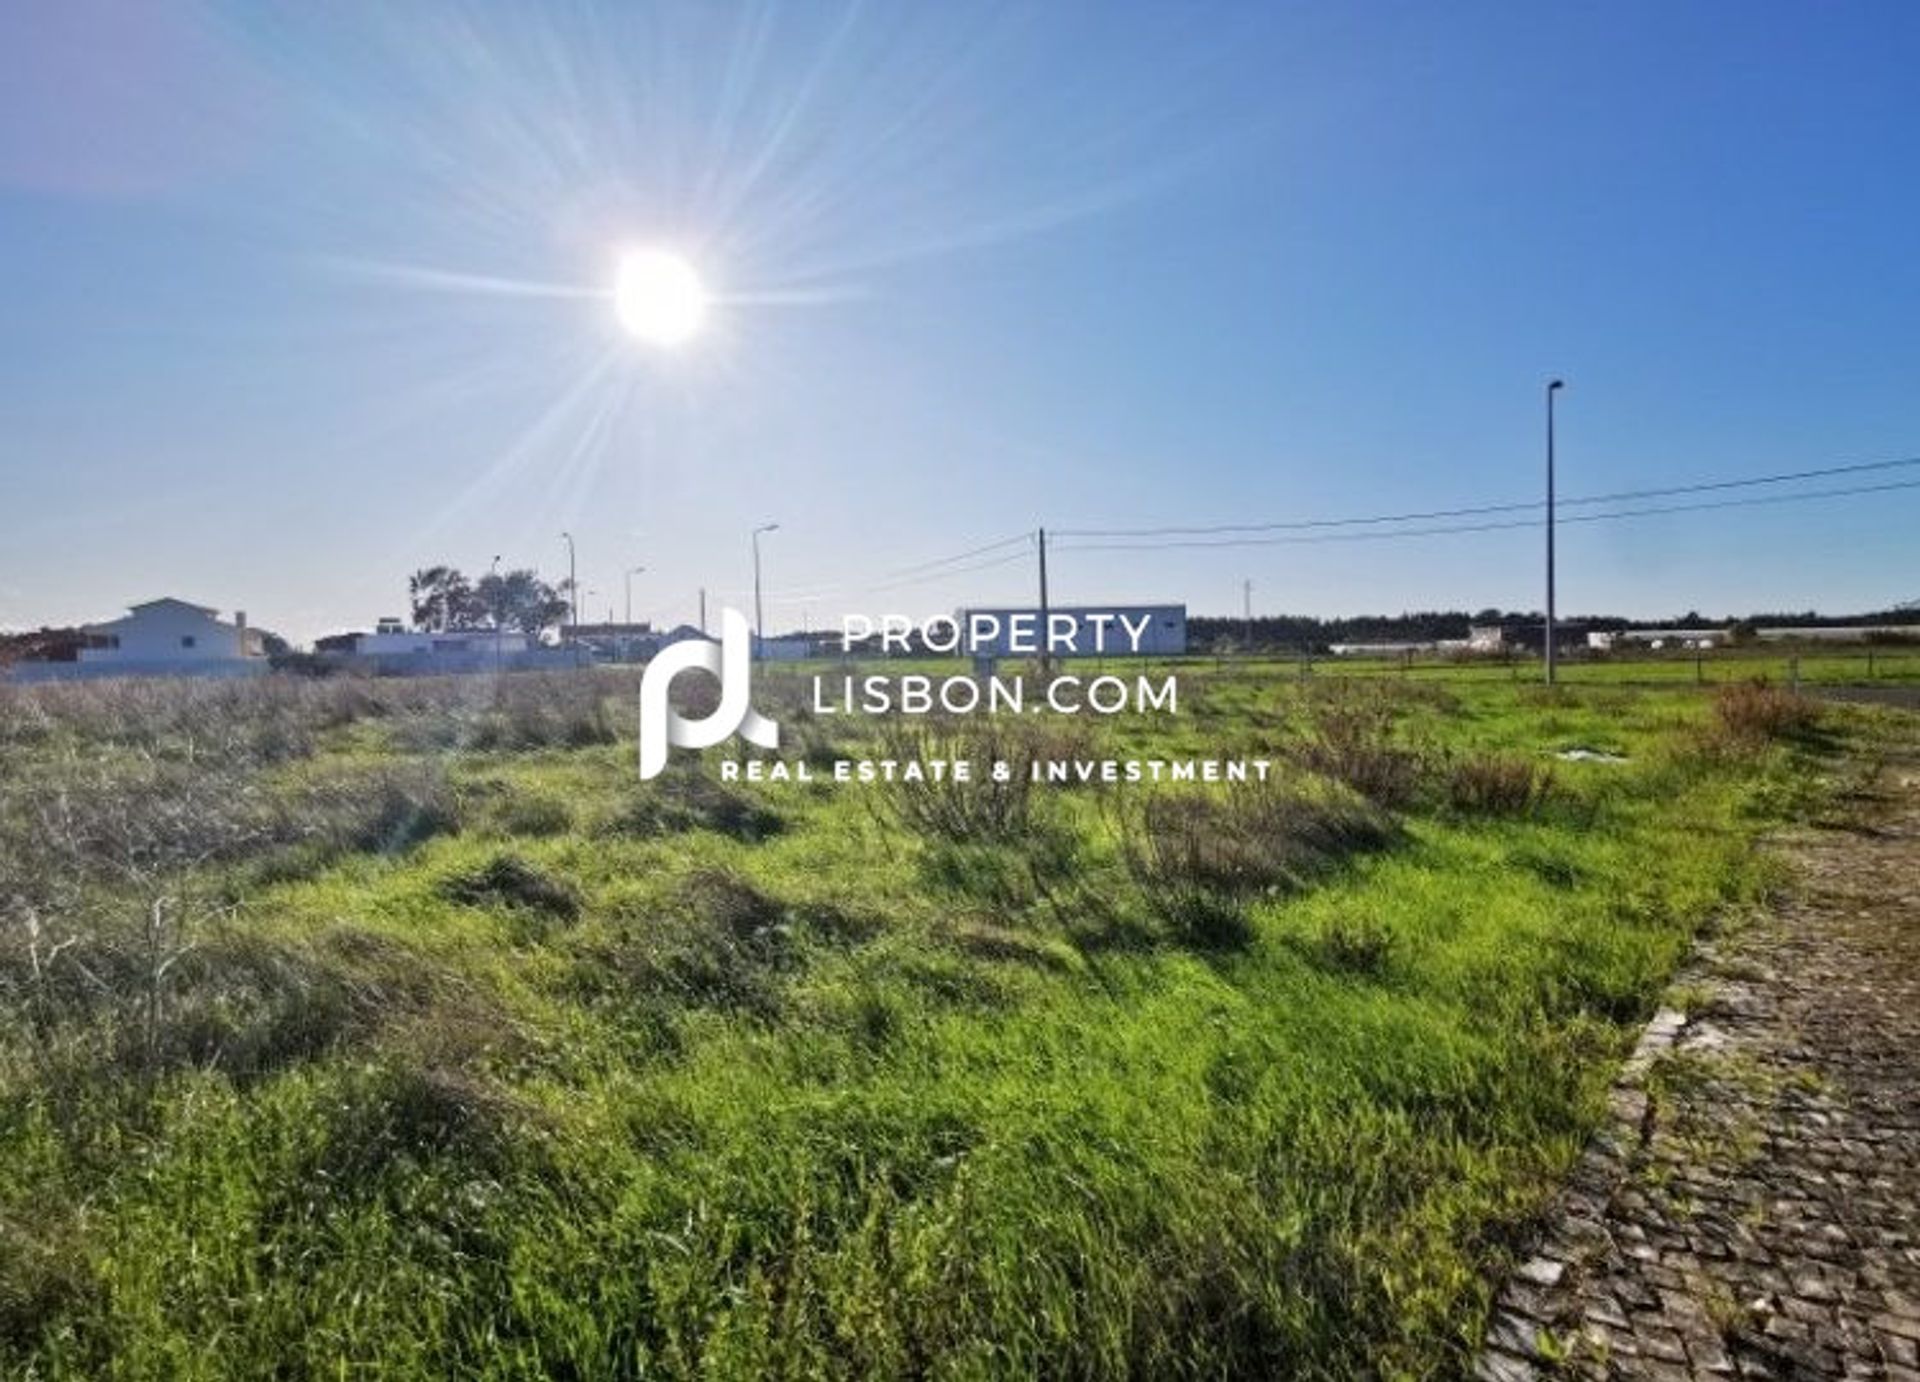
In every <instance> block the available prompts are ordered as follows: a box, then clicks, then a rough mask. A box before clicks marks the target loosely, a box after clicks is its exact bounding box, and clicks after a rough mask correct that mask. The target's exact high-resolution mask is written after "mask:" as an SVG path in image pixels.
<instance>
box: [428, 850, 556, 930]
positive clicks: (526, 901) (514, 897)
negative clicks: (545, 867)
mask: <svg viewBox="0 0 1920 1382" xmlns="http://www.w3.org/2000/svg"><path fill="white" fill-rule="evenodd" d="M440 894H441V896H443V897H445V898H446V899H447V900H448V901H450V902H458V903H461V904H463V905H465V906H468V907H515V908H526V909H527V910H529V911H533V912H538V913H541V914H543V915H545V916H549V917H555V918H558V919H560V920H563V921H572V920H573V919H574V918H575V917H577V916H579V915H580V895H579V894H578V893H577V892H575V891H574V889H573V887H572V886H571V885H569V884H567V883H565V882H562V881H561V880H559V879H556V878H553V877H550V876H549V875H547V874H544V873H542V872H541V871H540V870H539V869H537V868H535V867H534V866H533V865H531V864H529V863H528V862H527V861H526V860H524V859H522V858H520V857H519V856H518V855H514V854H498V855H495V856H494V857H493V858H492V859H490V860H488V861H487V863H486V864H484V865H482V866H481V867H480V868H478V869H475V870H473V871H472V872H470V873H461V874H455V875H454V876H453V877H451V878H448V879H446V880H444V881H443V882H442V883H441V885H440Z"/></svg>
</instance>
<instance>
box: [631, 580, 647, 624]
mask: <svg viewBox="0 0 1920 1382" xmlns="http://www.w3.org/2000/svg"><path fill="white" fill-rule="evenodd" d="M646 569H647V568H646V567H644V566H635V567H632V568H630V569H629V570H628V571H627V627H628V628H629V629H631V628H632V627H633V578H634V577H635V576H638V575H639V574H640V573H641V572H643V571H645V570H646Z"/></svg>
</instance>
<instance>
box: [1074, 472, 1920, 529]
mask: <svg viewBox="0 0 1920 1382" xmlns="http://www.w3.org/2000/svg"><path fill="white" fill-rule="evenodd" d="M1911 466H1920V456H1912V457H1906V458H1903V459H1900V460H1893V461H1864V462H1860V463H1857V464H1853V465H1835V466H1819V467H1816V468H1814V469H1810V470H1790V471H1782V472H1780V473H1778V474H1774V475H1753V476H1746V477H1743V478H1739V479H1732V480H1704V481H1700V482H1698V483H1694V484H1687V485H1669V486H1665V487H1663V488H1659V489H1636V490H1618V491H1615V492H1614V493H1612V494H1592V495H1586V496H1584V497H1581V498H1574V499H1561V500H1558V501H1557V502H1558V503H1559V504H1561V505H1563V506H1565V505H1579V504H1612V503H1618V502H1620V501H1622V500H1628V499H1660V498H1670V497H1673V496H1676V495H1682V494H1706V493H1709V492H1713V491H1719V490H1729V489H1743V488H1747V487H1750V486H1754V485H1779V484H1787V483H1789V482H1792V481H1796V480H1815V479H1820V478H1823V477H1826V476H1833V475H1858V474H1862V473H1865V472H1869V471H1880V470H1897V469H1902V468H1906V467H1911ZM1545 507H1546V503H1545V501H1543V500H1538V499H1533V500H1526V501H1524V502H1515V503H1509V504H1477V505H1473V506H1470V507H1466V508H1454V509H1427V510H1424V511H1421V512H1417V513H1396V514H1373V515H1368V516H1365V517H1357V518H1308V519H1295V520H1292V521H1289V522H1279V523H1215V524H1199V525H1191V526H1169V527H1159V528H1060V529H1057V530H1056V532H1057V533H1058V535H1059V536H1061V537H1125V538H1131V537H1143V538H1144V537H1174V536H1194V537H1204V536H1207V535H1210V534H1225V533H1269V532H1298V531H1305V530H1309V529H1316V528H1355V527H1371V526H1374V525H1377V524H1384V523H1418V522H1426V521H1430V520H1433V519H1437V518H1477V517H1483V516H1486V515H1490V514H1500V513H1527V512H1532V511H1535V510H1539V509H1544V508H1545ZM1512 526H1525V525H1520V524H1516V525H1512ZM1463 531H1466V530H1463ZM1083 550H1084V549H1083Z"/></svg>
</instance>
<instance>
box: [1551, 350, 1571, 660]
mask: <svg viewBox="0 0 1920 1382" xmlns="http://www.w3.org/2000/svg"><path fill="white" fill-rule="evenodd" d="M1566 387H1567V381H1566V380H1564V379H1550V380H1548V381H1547V685H1548V686H1552V685H1553V671H1554V668H1553V642H1554V638H1553V635H1554V628H1553V396H1554V395H1555V394H1557V393H1559V392H1560V390H1562V389H1564V388H1566Z"/></svg>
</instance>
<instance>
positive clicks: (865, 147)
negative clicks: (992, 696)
mask: <svg viewBox="0 0 1920 1382" xmlns="http://www.w3.org/2000/svg"><path fill="white" fill-rule="evenodd" d="M1915 70H1920V7H1915V6H1913V5H1911V4H1906V3H1877V4H1876V3H1862V4H1854V5H1847V6H1815V5H1805V4H1786V3H1745V2H1743V3H1732V0H1727V2H1726V3H1691V4H1674V3H1670V2H1663V3H1644V4H1640V3H1607V4H1579V5H1561V4H1533V3H1527V4H1522V3H1509V4H1474V3H1459V4H1447V5H1432V4H1426V3H1407V4H1351V5H1350V4H1331V3H1329V4H1322V5H1313V6H1307V5H1287V6H1280V5H1251V4H1248V5H1220V6H1205V5H1197V4H1169V5H1146V4H1130V5H1125V6H1116V5H1111V4H1104V5H1102V4H1088V5H1084V6H1074V5H1067V4H1046V5H1026V6H1020V7H998V6H991V5H986V4H965V5H959V4H956V5H941V6H932V5H905V6H903V5H883V4H879V3H867V4H865V5H856V6H851V7H847V6H841V5H837V4H827V3H802V4H792V3H785V4H779V5H773V4H763V5H735V6H725V5H716V4H707V3H686V4H665V5H643V4H619V5H615V4H607V5H604V6H592V5H585V4H580V5H535V4H532V3H528V4H524V5H509V4H504V3H502V4H484V5H483V4H470V5H451V4H449V5H432V4H419V5H407V6H386V5H375V4H366V5H358V6H356V5H339V6H325V7H322V6H296V5H285V6H281V7H271V6H269V7H261V6H252V5H248V6H240V5H234V6H230V7H211V8H200V7H196V6H194V5H191V4H177V5H169V6H164V7H162V6H149V5H138V4H110V3H104V2H103V0H82V2H79V3H72V4H65V3H54V0H37V2H36V3H26V4H20V5H14V6H9V7H7V9H6V10H5V11H4V16H3V17H0V299H3V300H4V302H5V304H6V308H5V311H4V312H0V514H4V516H5V517H4V531H5V533H6V538H7V541H6V545H5V553H4V557H3V558H0V626H5V625H13V626H21V625H34V624H39V623H42V622H61V621H67V620H75V619H100V618H106V617H110V616H112V615H113V613H114V612H115V611H116V609H118V608H119V607H120V606H122V605H124V604H126V603H127V602H129V601H132V600H138V599H144V598H149V597H152V596H156V595H160V594H177V595H181V596H184V597H186V598H190V599H195V600H199V601H203V602H206V603H209V604H216V605H219V606H222V607H224V608H229V609H231V608H233V607H236V606H239V607H244V608H246V609H247V610H248V612H249V614H250V616H251V617H252V619H253V620H254V622H256V623H258V624H261V625H264V626H266V627H270V628H277V629H280V630H282V631H284V632H286V633H288V634H290V635H292V636H294V637H297V638H301V639H306V638H311V637H312V636H314V635H315V634H319V633H324V632H328V631H332V630H335V629H340V628H348V627H366V626H368V625H370V624H371V622H372V620H373V619H374V618H375V617H376V616H378V615H380V614H385V613H400V612H402V611H403V608H404V580H405V575H406V573H407V572H408V571H409V570H410V569H412V568H414V567H416V566H419V565H424V564H427V563H429V562H433V561H449V562H452V563H454V564H457V565H460V566H463V567H465V568H467V569H468V570H470V571H484V570H485V569H486V567H487V566H488V564H489V563H490V561H491V559H492V557H493V556H494V555H495V554H499V555H501V556H502V557H503V560H504V563H505V564H507V565H534V566H537V567H539V568H540V569H541V570H542V572H543V573H544V574H547V575H549V576H557V575H562V574H564V571H565V552H564V547H563V545H562V544H561V542H560V540H559V537H558V534H559V532H560V531H561V530H562V529H570V530H572V531H573V532H574V534H575V535H576V536H577V538H578V540H579V551H580V555H581V583H582V585H583V586H586V587H590V588H592V589H593V590H595V591H596V592H598V593H597V594H596V595H594V596H593V597H592V599H591V601H590V608H591V609H592V610H593V611H594V612H596V613H604V612H605V609H606V608H607V607H613V608H615V610H616V612H618V609H619V607H621V606H622V605H623V604H624V585H623V577H622V573H623V571H624V570H625V569H626V568H627V567H630V566H635V565H641V564H644V565H645V566H647V568H648V571H647V573H646V574H645V575H643V576H641V577H639V578H638V579H637V580H636V581H635V583H634V590H635V606H636V609H635V613H636V615H637V616H641V617H651V618H655V619H664V620H681V619H687V618H690V617H691V616H692V614H693V612H694V605H695V598H696V591H697V590H698V589H699V588H700V587H701V586H703V585H704V586H706V587H707V588H708V589H709V591H710V592H711V596H712V598H713V599H714V600H715V601H716V602H719V601H722V600H724V601H729V602H734V603H738V604H742V605H744V604H745V603H746V600H747V594H746V592H747V584H748V580H749V574H750V567H749V563H748V544H747V532H748V530H749V529H750V528H751V527H752V526H753V525H754V524H756V523H760V522H765V521H770V520H777V521H779V522H780V523H781V525H782V527H781V530H780V531H779V532H777V533H774V534H772V535H770V536H769V537H768V538H767V539H766V540H765V541H766V548H765V551H766V556H767V577H768V592H769V597H770V606H771V608H770V611H769V622H770V623H778V624H782V625H787V624H792V623H795V622H797V621H798V620H799V619H800V618H801V617H802V616H803V615H805V616H806V617H808V618H809V619H810V620H811V621H812V622H814V623H816V624H819V623H823V622H826V621H829V620H831V619H833V618H835V617H837V615H838V614H839V613H840V612H841V611H842V610H843V609H860V610H882V609H900V610H903V611H905V612H911V613H928V612H933V611H938V610H942V609H947V608H950V607H952V606H954V605H956V604H961V603H981V604H991V603H1000V602H1005V601H1010V600H1020V599H1024V598H1028V597H1029V595H1030V590H1031V586H1032V582H1033V573H1032V564H1031V562H1030V561H1027V560H1025V559H1024V558H1022V557H1021V555H1020V554H1021V549H1020V548H1019V547H1018V546H1014V547H1009V548H1001V549H997V550H996V551H995V552H994V553H991V554H989V555H990V556H993V557H998V556H1007V557H1012V558H1015V559H1014V560H1010V561H1006V562H1004V563H1002V564H1000V565H997V566H992V567H989V568H987V569H982V570H976V571H970V572H963V573H961V574H958V575H949V576H942V577H939V578H937V579H931V580H917V581H911V582H903V581H902V580H901V578H900V577H899V576H898V575H897V574H895V573H898V572H899V571H900V570H901V568H907V567H912V566H914V565H915V564H917V563H920V562H924V561H926V560H928V559H931V558H939V557H943V556H946V555H949V554H951V553H955V552H959V551H963V550H965V549H968V548H971V547H974V546H977V545H980V544H984V543H991V542H995V541H998V540H1000V539H1002V538H1006V537H1009V536H1011V535H1015V534H1018V533H1020V532H1022V531H1024V530H1028V529H1031V528H1033V527H1034V526H1035V525H1037V524H1041V523H1045V524H1047V525H1049V526H1050V527H1052V528H1059V529H1072V528H1095V527H1102V528H1104V527H1140V526H1155V525H1162V524H1207V523H1233V522H1260V521H1284V520H1291V519H1309V518H1321V517H1341V516H1346V515H1355V514H1375V513H1385V512H1400V511H1408V510H1421V509H1430V508H1444V507H1452V506H1456V505H1464V504H1476V503H1498V502H1502V501H1515V500H1528V499H1532V498H1536V497H1537V496H1538V492H1539V487H1540V466H1541V440H1540V433H1541V403H1540V389H1541V385H1542V383H1543V381H1544V380H1545V379H1546V378H1547V377H1548V376H1549V375H1552V374H1561V375H1564V376H1565V377H1566V378H1567V380H1568V381H1569V386H1568V389H1567V391H1566V393H1565V394H1564V395H1563V396H1562V406H1561V443H1562V444H1561V489H1562V493H1563V494H1564V495H1575V496H1577V495H1585V494H1594V493H1601V492H1608V491H1613V490H1619V489H1630V488H1640V487H1647V486H1660V485H1667V484H1682V483H1686V482H1689V481H1693V480H1708V479H1718V478H1722V477H1727V476H1738V475H1747V474H1764V473H1769V472H1775V471H1781V470H1794V469H1801V468H1805V467H1813V466H1822V465H1830V464H1843V463H1849V462H1858V461H1877V460H1885V459H1893V458H1901V457H1908V456H1913V455H1916V454H1920V329H1916V321H1917V318H1916V310H1915V309H1916V304H1917V303H1920V255H1917V254H1916V253H1915V252H1914V245H1915V243H1916V226H1920V177H1916V172H1917V171H1920V170H1917V169H1916V166H1915V156H1916V150H1920V83H1915V82H1914V81H1913V79H1912V74H1913V72H1914V71H1915ZM629 243H663V244H670V245H673V246H675V247H677V248H679V249H680V250H682V251H683V252H684V253H686V254H687V255H688V256H689V257H690V258H691V259H693V260H694V261H695V262H696V263H697V264H698V265H699V266H700V268H701V270H702V271H703V273H705V274H706V276H707V277H708V278H709V280H710V281H711V282H712V284H713V286H714V289H715V292H716V293H717V294H718V296H719V299H720V301H719V302H718V303H717V305H716V309H715V314H714V318H713V322H712V329H711V330H710V331H709V332H707V333H705V334H704V335H703V336H702V337H701V338H699V339H698V340H697V341H696V342H694V343H693V344H692V345H691V346H690V347H689V348H686V349H683V350H681V351H679V352H675V353H672V354H662V353H661V352H658V351H652V350H648V349H646V348H644V347H642V346H639V345H638V344H636V343H634V342H631V341H627V340H624V339H623V338H621V337H620V335H619V334H618V332H617V330H616V328H615V325H614V318H613V313H612V310H611V306H610V302H609V300H608V292H609V289H610V286H611V275H612V264H613V255H614V253H615V250H616V249H617V247H618V246H620V245H623V244H629ZM1877 478H1880V479H1884V480H1905V479H1920V471H1901V472H1896V473H1894V474H1892V475H1889V476H1883V477H1877ZM1916 519H1920V490H1906V491H1898V492H1887V493H1881V494H1877V495H1872V496H1863V497H1854V498H1843V499H1831V500H1824V501H1816V502H1810V503H1805V504H1793V505H1782V506H1779V507H1772V508H1751V509H1734V510H1726V511H1722V512H1711V513H1691V514H1676V515H1670V516H1663V517H1654V518H1643V519H1639V520H1634V521H1630V522H1620V523H1594V524H1587V525H1581V526H1579V527H1575V528H1569V529H1568V530H1567V531H1566V533H1565V535H1564V537H1563V540H1562V543H1561V555H1562V564H1561V582H1560V601H1561V609H1562V610H1563V611H1575V612H1580V611H1608V612H1621V613H1627V614H1642V615H1657V614H1671V613H1679V612H1682V611H1684V610H1686V609H1688V608H1689V607H1697V608H1700V609H1702V610H1706V611H1710V612H1713V611H1739V610H1747V609H1753V608H1796V609H1797V608H1806V607H1815V606H1817V607H1821V608H1827V609H1834V610H1843V609H1858V608H1865V607H1877V606H1883V605H1886V604H1889V603H1892V602H1894V601H1897V600H1906V599H1916V598H1920V563H1917V562H1916V561H1915V560H1914V555H1913V554H1914V551H1915V546H1916V545H1915V542H1914V533H1915V532H1916V530H1917V529H1920V525H1917V524H1916ZM1073 545H1074V544H1073V543H1072V542H1071V541H1070V540H1066V539H1063V540H1062V541H1061V542H1060V544H1059V549H1060V550H1058V551H1057V552H1056V553H1055V559H1054V562H1053V575H1054V586H1055V593H1056V596H1057V597H1058V598H1060V599H1063V600H1074V601H1084V602H1091V601H1133V600H1143V599H1170V600H1181V601H1185V602H1186V603H1187V604H1189V606H1190V607H1191V608H1192V609H1193V610H1194V611H1195V612H1200V613H1206V612H1228V611H1233V612H1237V611H1238V609H1239V605H1240V583H1241V581H1242V580H1243V579H1251V580H1252V581H1253V583H1254V592H1255V594H1254V599H1255V604H1256V606H1257V607H1258V608H1260V609H1263V610H1275V611H1277V610H1286V611H1292V612H1309V613H1339V612H1360V611H1376V612H1377V611H1384V612H1393V611H1398V610H1402V609H1417V608H1427V607H1434V606H1463V607H1468V608H1477V607H1480V606H1484V605H1500V606H1503V607H1510V608H1513V607H1530V606H1534V605H1537V604H1538V602H1539V599H1540V595H1539V587H1540V573H1539V567H1540V556H1539V549H1540V537H1539V533H1538V531H1537V530H1533V529H1528V530H1523V531H1497V532H1489V533H1476V534H1459V535H1452V536H1442V537H1430V538H1418V539H1410V540H1404V541H1382V542H1358V543H1350V544H1349V543H1330V544H1324V545H1285V546H1268V547H1249V548H1234V549H1225V550H1200V551H1194V550H1186V549H1169V550H1156V551H1144V552H1120V553H1115V552H1099V551H1080V552H1076V551H1074V550H1072V548H1073Z"/></svg>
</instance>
